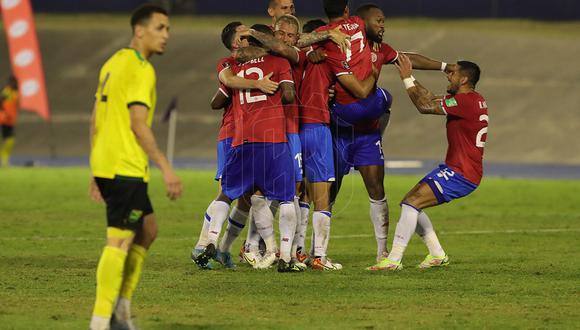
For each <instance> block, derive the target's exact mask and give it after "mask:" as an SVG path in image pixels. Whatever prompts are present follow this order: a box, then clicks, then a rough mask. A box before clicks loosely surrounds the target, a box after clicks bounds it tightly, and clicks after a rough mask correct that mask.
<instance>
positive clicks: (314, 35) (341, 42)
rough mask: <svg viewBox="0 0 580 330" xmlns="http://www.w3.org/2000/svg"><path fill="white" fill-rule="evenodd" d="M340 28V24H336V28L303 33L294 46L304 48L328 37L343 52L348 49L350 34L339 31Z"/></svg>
mask: <svg viewBox="0 0 580 330" xmlns="http://www.w3.org/2000/svg"><path fill="white" fill-rule="evenodd" d="M341 28H342V27H341V26H337V27H336V28H334V29H332V30H328V31H321V32H316V31H313V32H311V33H304V34H302V35H301V36H300V39H299V40H298V44H297V45H296V47H298V48H304V47H308V46H310V45H313V44H315V43H318V42H321V41H325V40H328V39H330V40H332V41H333V42H334V43H335V44H336V45H337V46H338V48H340V50H341V51H342V52H345V51H346V50H347V49H350V36H349V35H347V34H345V33H343V32H342V31H340V29H341Z"/></svg>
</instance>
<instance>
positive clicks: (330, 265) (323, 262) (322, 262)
mask: <svg viewBox="0 0 580 330" xmlns="http://www.w3.org/2000/svg"><path fill="white" fill-rule="evenodd" d="M310 267H311V268H312V269H314V270H341V269H342V265H341V264H339V263H334V262H332V261H331V260H330V259H328V258H326V257H322V258H321V257H316V258H314V259H313V260H312V263H311V264H310Z"/></svg>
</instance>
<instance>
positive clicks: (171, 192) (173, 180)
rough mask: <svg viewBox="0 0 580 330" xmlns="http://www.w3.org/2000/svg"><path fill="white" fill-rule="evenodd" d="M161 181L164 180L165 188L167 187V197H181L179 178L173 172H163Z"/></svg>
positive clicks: (173, 198) (174, 198)
mask: <svg viewBox="0 0 580 330" xmlns="http://www.w3.org/2000/svg"><path fill="white" fill-rule="evenodd" d="M163 181H164V182H165V188H166V189H167V197H168V198H169V199H170V200H172V201H174V200H176V199H178V198H179V197H181V193H182V192H183V186H182V184H181V179H180V178H179V177H178V176H177V175H176V174H175V172H173V170H169V171H167V172H166V173H163Z"/></svg>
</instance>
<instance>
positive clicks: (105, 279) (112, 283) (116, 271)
mask: <svg viewBox="0 0 580 330" xmlns="http://www.w3.org/2000/svg"><path fill="white" fill-rule="evenodd" d="M126 259H127V252H125V251H123V250H121V249H119V248H115V247H111V246H106V247H105V248H104V249H103V254H102V255H101V259H100V260H99V266H98V267H97V299H96V301H95V308H94V310H93V315H94V316H100V317H103V318H107V319H108V318H110V317H111V315H112V314H113V307H114V304H115V302H116V301H117V297H118V295H119V291H120V289H121V283H122V282H123V269H124V268H125V260H126Z"/></svg>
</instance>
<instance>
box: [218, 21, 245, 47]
mask: <svg viewBox="0 0 580 330" xmlns="http://www.w3.org/2000/svg"><path fill="white" fill-rule="evenodd" d="M244 29H246V26H245V25H243V24H242V22H231V23H228V25H226V26H225V27H224V28H223V30H222V43H223V44H224V46H225V47H226V48H227V49H229V50H230V51H234V50H236V49H239V48H243V47H247V46H248V41H247V39H246V38H242V39H240V38H239V34H240V31H242V30H244Z"/></svg>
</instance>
